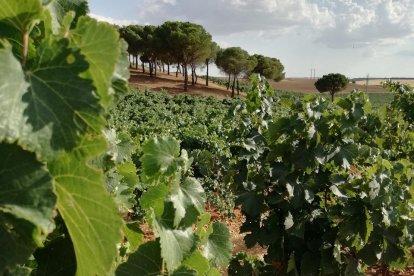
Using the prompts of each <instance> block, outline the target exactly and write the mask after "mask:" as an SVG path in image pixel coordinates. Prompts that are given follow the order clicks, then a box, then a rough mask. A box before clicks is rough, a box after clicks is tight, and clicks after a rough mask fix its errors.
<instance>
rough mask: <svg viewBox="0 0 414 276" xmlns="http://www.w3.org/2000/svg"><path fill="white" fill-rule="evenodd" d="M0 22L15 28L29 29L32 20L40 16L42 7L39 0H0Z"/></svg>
mask: <svg viewBox="0 0 414 276" xmlns="http://www.w3.org/2000/svg"><path fill="white" fill-rule="evenodd" d="M0 7H1V9H0V22H4V23H6V24H8V25H10V26H12V27H13V28H15V29H16V30H19V31H21V32H22V33H23V32H26V31H29V30H30V28H31V27H33V25H34V21H35V20H37V19H40V17H41V16H42V11H43V7H42V4H41V1H39V0H13V1H10V0H0Z"/></svg>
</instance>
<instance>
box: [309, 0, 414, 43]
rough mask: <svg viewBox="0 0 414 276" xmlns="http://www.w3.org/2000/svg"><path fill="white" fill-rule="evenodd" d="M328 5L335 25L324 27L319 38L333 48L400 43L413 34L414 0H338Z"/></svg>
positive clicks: (319, 40)
mask: <svg viewBox="0 0 414 276" xmlns="http://www.w3.org/2000/svg"><path fill="white" fill-rule="evenodd" d="M332 2H333V1H332ZM325 6H326V7H327V8H328V9H329V10H330V12H331V13H332V14H333V15H334V17H335V25H334V26H333V27H331V28H328V29H325V30H322V31H321V32H320V34H319V36H318V38H317V40H316V41H318V42H320V43H323V44H326V45H328V46H329V47H332V48H347V47H350V46H352V45H355V44H358V45H365V46H379V45H387V44H399V43H400V42H401V41H403V40H404V39H407V38H409V37H412V36H413V35H414V1H412V0H397V1H395V0H394V1H393V0H365V1H361V0H360V1H355V0H354V1H352V0H338V1H335V2H334V3H326V4H325Z"/></svg>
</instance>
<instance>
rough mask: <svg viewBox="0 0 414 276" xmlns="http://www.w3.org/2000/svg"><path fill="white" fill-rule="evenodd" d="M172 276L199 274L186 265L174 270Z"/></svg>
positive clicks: (194, 275) (195, 275)
mask: <svg viewBox="0 0 414 276" xmlns="http://www.w3.org/2000/svg"><path fill="white" fill-rule="evenodd" d="M171 275H172V276H197V275H199V274H197V271H195V270H193V269H190V268H187V267H185V266H181V267H179V268H178V269H177V270H176V271H174V272H173V273H172V274H171Z"/></svg>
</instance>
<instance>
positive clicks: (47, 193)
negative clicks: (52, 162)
mask: <svg viewBox="0 0 414 276" xmlns="http://www.w3.org/2000/svg"><path fill="white" fill-rule="evenodd" d="M0 156H1V159H0V244H1V250H0V274H3V270H4V268H5V266H10V265H13V264H15V263H18V262H24V261H26V260H27V258H28V257H29V256H30V254H32V253H33V251H34V249H35V248H36V247H38V246H40V245H41V244H42V243H43V241H44V239H45V238H46V236H47V235H48V234H49V233H50V232H51V231H52V230H53V227H54V224H53V219H52V217H53V211H54V209H55V204H56V196H55V194H54V193H53V185H52V179H51V177H50V175H49V173H48V172H47V171H46V170H45V169H44V168H43V165H42V164H41V163H39V162H38V161H37V160H36V156H35V155H34V154H33V153H30V152H27V151H24V150H23V149H21V148H20V147H19V146H17V145H15V144H13V145H9V144H0Z"/></svg>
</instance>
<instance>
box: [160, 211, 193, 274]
mask: <svg viewBox="0 0 414 276" xmlns="http://www.w3.org/2000/svg"><path fill="white" fill-rule="evenodd" d="M153 229H154V234H155V236H156V237H159V238H160V243H161V256H162V258H163V260H164V261H165V264H166V266H167V269H168V271H174V270H175V269H176V268H178V267H179V266H180V265H181V262H182V261H183V260H184V259H185V258H186V257H188V256H189V255H190V254H191V252H192V251H193V250H194V248H195V245H196V241H197V239H196V236H195V235H194V234H193V233H192V229H191V228H188V229H186V230H174V229H171V228H168V227H167V226H165V225H164V224H163V223H162V222H159V221H158V220H157V219H156V218H155V217H153Z"/></svg>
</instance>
